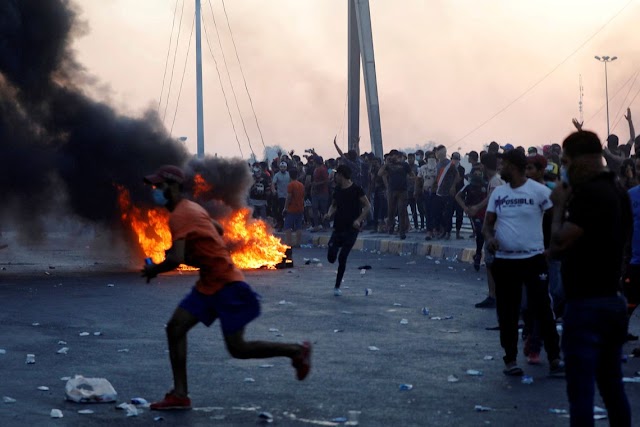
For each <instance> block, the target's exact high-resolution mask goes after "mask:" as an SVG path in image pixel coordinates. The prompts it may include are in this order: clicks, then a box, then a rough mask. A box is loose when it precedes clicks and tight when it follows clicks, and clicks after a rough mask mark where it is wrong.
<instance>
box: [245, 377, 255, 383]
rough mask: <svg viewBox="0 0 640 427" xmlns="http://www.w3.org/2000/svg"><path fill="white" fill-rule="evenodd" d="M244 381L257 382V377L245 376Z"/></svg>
mask: <svg viewBox="0 0 640 427" xmlns="http://www.w3.org/2000/svg"><path fill="white" fill-rule="evenodd" d="M244 382H245V383H255V382H256V380H255V379H253V378H251V377H247V378H245V379H244Z"/></svg>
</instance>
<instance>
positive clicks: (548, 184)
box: [545, 181, 556, 190]
mask: <svg viewBox="0 0 640 427" xmlns="http://www.w3.org/2000/svg"><path fill="white" fill-rule="evenodd" d="M545 184H547V187H549V189H550V190H553V189H554V188H556V182H555V181H547V182H545Z"/></svg>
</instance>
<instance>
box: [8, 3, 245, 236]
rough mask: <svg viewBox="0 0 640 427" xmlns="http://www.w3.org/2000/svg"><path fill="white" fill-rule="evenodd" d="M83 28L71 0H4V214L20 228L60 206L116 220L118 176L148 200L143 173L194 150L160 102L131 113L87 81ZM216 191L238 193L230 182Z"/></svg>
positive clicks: (102, 220)
mask: <svg viewBox="0 0 640 427" xmlns="http://www.w3.org/2000/svg"><path fill="white" fill-rule="evenodd" d="M84 30H85V28H84V25H83V23H81V22H78V20H77V12H76V10H75V9H74V7H73V5H72V4H71V3H70V2H69V1H68V0H3V1H2V2H0V40H1V41H2V43H0V162H1V166H0V167H1V169H2V173H0V186H1V188H2V191H3V203H2V204H1V205H0V216H1V217H3V218H5V219H6V218H10V219H13V220H16V222H17V223H18V224H19V225H20V230H21V231H25V230H33V228H34V226H35V227H36V229H37V228H38V226H42V224H43V222H44V220H45V219H46V217H47V215H49V214H51V213H52V212H54V211H56V210H58V209H59V207H60V206H63V207H64V209H65V210H66V212H67V213H71V214H72V215H75V216H77V217H78V218H80V219H84V220H87V221H90V222H93V223H97V224H101V225H107V226H110V227H112V226H115V225H116V224H118V223H119V221H118V218H119V210H118V203H117V196H118V191H117V188H116V186H117V185H122V186H124V187H126V188H128V189H129V190H130V192H131V197H132V200H133V201H134V202H136V201H142V200H144V199H145V197H147V193H146V192H145V191H144V187H143V184H142V176H143V175H145V174H148V173H150V172H152V171H154V170H155V169H157V168H158V167H159V166H161V165H163V164H176V165H184V164H185V163H186V161H187V159H188V157H189V154H188V152H187V150H186V149H185V148H184V146H183V145H182V144H181V143H179V142H177V141H175V140H174V139H172V138H171V137H170V136H169V135H168V133H167V132H166V130H165V129H164V127H163V126H162V124H161V122H160V120H159V118H158V117H157V115H156V114H155V112H153V111H149V112H147V113H146V114H145V115H144V116H143V117H140V118H131V117H125V116H122V115H120V114H118V113H117V112H116V111H114V109H112V108H111V107H110V106H109V105H106V104H104V103H100V102H96V101H94V100H92V99H90V98H89V97H88V96H87V95H86V94H85V93H84V92H83V91H82V90H81V89H80V83H86V82H87V81H88V80H89V79H90V78H89V77H88V76H87V75H86V72H85V71H84V69H83V68H82V66H81V65H80V64H78V63H77V62H76V60H75V59H74V54H73V52H72V50H71V49H70V41H71V40H72V38H73V37H74V36H76V35H78V34H80V33H81V32H82V31H84ZM105 54H108V53H107V52H105ZM133 78H135V77H133ZM204 165H206V162H202V163H197V162H196V163H194V164H193V167H194V169H201V168H203V167H204ZM202 173H203V175H204V174H205V171H204V170H203V171H202ZM214 178H215V179H217V180H218V181H216V182H222V181H220V179H222V178H221V177H220V176H212V179H214ZM241 182H244V181H241ZM243 185H244V184H243ZM231 188H235V189H238V188H239V187H237V186H236V187H231ZM217 191H219V192H220V193H221V194H223V195H225V196H229V195H231V196H233V197H231V200H232V201H233V203H234V204H236V203H240V200H239V199H238V194H235V193H233V192H232V191H231V190H225V189H223V188H220V189H219V190H217Z"/></svg>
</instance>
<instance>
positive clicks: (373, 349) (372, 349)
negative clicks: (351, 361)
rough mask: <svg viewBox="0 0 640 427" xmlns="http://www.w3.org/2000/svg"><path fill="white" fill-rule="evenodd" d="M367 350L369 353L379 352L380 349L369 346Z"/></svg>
mask: <svg viewBox="0 0 640 427" xmlns="http://www.w3.org/2000/svg"><path fill="white" fill-rule="evenodd" d="M368 348H369V351H380V349H379V348H378V347H376V346H375V345H370V346H369V347H368Z"/></svg>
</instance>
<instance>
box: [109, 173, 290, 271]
mask: <svg viewBox="0 0 640 427" xmlns="http://www.w3.org/2000/svg"><path fill="white" fill-rule="evenodd" d="M196 177H200V176H199V175H196ZM200 179H201V180H202V184H197V183H198V180H197V179H196V186H195V187H194V194H195V192H196V189H198V188H200V189H203V191H208V190H210V187H206V185H208V184H207V183H206V182H205V181H204V179H203V178H202V177H200ZM118 192H119V196H118V202H119V205H120V210H121V212H122V214H121V218H122V221H123V222H124V223H125V224H127V225H129V226H130V227H131V229H132V230H133V232H134V233H135V235H136V236H137V238H138V244H139V245H140V248H141V249H142V251H143V252H144V253H145V254H146V255H147V256H148V257H150V258H151V259H152V260H153V262H154V263H159V262H162V261H163V260H164V255H165V254H164V251H165V250H167V249H169V248H170V247H171V232H170V231H169V213H168V212H167V211H166V210H165V209H163V208H151V209H141V208H139V207H137V206H133V204H132V203H131V198H130V195H129V191H128V190H127V189H125V188H124V187H122V186H118ZM250 214H251V211H250V210H249V209H240V210H238V211H236V212H234V213H233V214H232V215H231V216H230V217H229V218H227V219H224V220H222V221H221V225H222V226H223V228H224V235H223V239H224V240H225V242H226V243H227V245H228V246H229V247H230V248H232V251H231V259H232V260H233V262H234V263H235V265H236V266H238V268H241V269H256V268H263V267H266V268H270V269H274V268H275V266H276V264H278V263H280V262H281V261H282V259H283V258H284V256H285V251H286V250H287V246H286V245H284V244H282V243H281V241H280V239H278V238H277V237H275V236H273V235H272V234H270V233H269V229H268V226H267V224H266V223H265V222H264V221H261V220H254V219H252V218H251V216H250ZM180 268H181V269H189V267H187V266H184V265H182V266H180Z"/></svg>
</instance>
